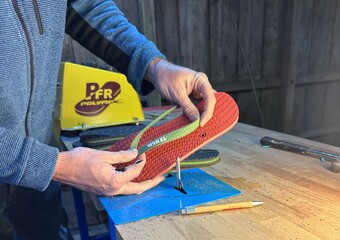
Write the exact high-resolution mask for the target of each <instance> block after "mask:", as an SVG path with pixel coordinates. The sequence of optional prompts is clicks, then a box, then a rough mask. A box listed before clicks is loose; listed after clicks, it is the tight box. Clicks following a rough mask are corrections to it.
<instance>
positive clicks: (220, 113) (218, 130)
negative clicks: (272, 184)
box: [109, 92, 239, 182]
mask: <svg viewBox="0 0 340 240" xmlns="http://www.w3.org/2000/svg"><path fill="white" fill-rule="evenodd" d="M215 96H216V105H215V109H214V113H213V116H212V118H211V119H210V120H209V121H208V122H207V123H206V124H205V125H204V127H200V126H199V120H197V121H195V122H193V123H192V122H191V121H190V120H189V118H188V117H187V116H186V115H185V114H184V113H183V114H182V115H181V116H179V117H177V118H175V119H173V120H171V121H169V122H167V123H164V124H162V125H159V126H152V127H150V128H146V130H144V131H143V132H141V133H140V134H139V135H138V133H136V134H132V135H129V136H127V137H125V138H124V139H122V140H120V141H118V142H116V143H115V144H113V145H112V146H111V147H110V148H109V151H121V150H128V149H130V148H137V149H138V151H139V153H140V154H142V153H143V152H145V153H146V161H147V162H146V164H145V166H144V168H143V170H142V172H141V174H140V175H139V176H138V177H137V178H135V179H134V180H133V181H134V182H142V181H145V180H148V179H151V178H153V177H155V176H158V175H161V174H164V173H167V172H169V171H170V170H172V169H173V167H174V166H175V165H176V158H177V157H179V159H180V161H182V160H184V159H186V158H187V157H188V156H190V155H191V154H192V153H194V152H195V151H197V150H198V149H200V148H202V147H203V146H205V145H207V144H208V143H210V142H211V141H213V140H214V139H216V138H218V137H219V136H221V135H223V134H224V133H226V132H227V131H229V130H230V129H232V128H233V127H234V126H235V124H236V123H237V121H238V117H239V110H238V107H237V104H236V102H235V101H234V100H233V99H232V98H231V97H230V96H229V95H228V94H227V93H223V92H219V93H216V94H215ZM196 106H197V108H198V109H199V111H200V113H202V111H203V107H204V102H203V101H201V102H199V103H198V104H197V105H196ZM174 135H176V136H174ZM136 136H137V137H136ZM135 138H136V139H135ZM132 163H134V161H131V162H129V163H124V164H116V165H114V166H115V167H116V168H119V169H121V168H124V167H126V166H128V165H130V164H132Z"/></svg>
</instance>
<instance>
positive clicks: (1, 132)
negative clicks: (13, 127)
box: [0, 127, 58, 191]
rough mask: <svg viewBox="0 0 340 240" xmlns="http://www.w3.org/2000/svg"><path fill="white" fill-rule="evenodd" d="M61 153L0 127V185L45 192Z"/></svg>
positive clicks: (30, 138)
mask: <svg viewBox="0 0 340 240" xmlns="http://www.w3.org/2000/svg"><path fill="white" fill-rule="evenodd" d="M57 158H58V149H57V148H54V147H50V146H48V145H46V144H42V143H40V142H38V141H36V140H35V139H34V138H32V137H23V136H21V135H19V134H15V133H14V132H12V131H10V130H8V129H5V128H1V127H0V169H1V172H0V182H5V183H9V184H13V185H20V186H25V187H29V188H34V189H37V190H40V191H43V190H45V189H46V188H47V186H48V184H49V183H50V181H51V178H52V175H53V171H54V168H55V165H56V162H57Z"/></svg>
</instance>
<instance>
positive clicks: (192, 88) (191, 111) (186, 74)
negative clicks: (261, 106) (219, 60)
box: [145, 58, 216, 126]
mask: <svg viewBox="0 0 340 240" xmlns="http://www.w3.org/2000/svg"><path fill="white" fill-rule="evenodd" d="M145 77H146V79H147V80H148V81H150V82H151V83H152V84H153V85H154V87H155V88H156V90H157V91H158V92H159V93H160V94H161V95H162V96H163V97H165V98H166V99H167V100H169V101H172V102H175V103H177V104H179V105H180V106H181V107H182V108H183V111H184V112H185V114H186V115H187V116H188V117H189V119H190V120H191V121H194V120H196V119H197V118H198V117H199V111H198V109H197V108H196V106H195V105H194V104H193V103H192V101H191V100H190V98H189V95H190V94H191V95H193V96H194V97H196V98H203V99H204V110H203V113H202V116H201V122H200V125H201V126H204V125H205V124H206V123H207V122H208V121H209V120H210V118H211V117H212V115H213V111H214V107H215V103H216V98H215V94H214V93H215V92H216V91H215V90H214V89H213V88H212V86H211V84H210V82H209V80H208V77H207V75H206V74H204V73H202V72H196V71H194V70H191V69H189V68H185V67H181V66H178V65H175V64H172V63H170V62H168V61H166V60H163V59H159V58H156V59H154V60H153V61H152V62H151V63H150V65H149V67H148V70H147V73H146V75H145Z"/></svg>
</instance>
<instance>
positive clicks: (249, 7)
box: [237, 0, 265, 81]
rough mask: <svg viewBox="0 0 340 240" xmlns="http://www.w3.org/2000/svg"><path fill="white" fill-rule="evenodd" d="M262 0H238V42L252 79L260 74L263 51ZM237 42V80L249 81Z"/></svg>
mask: <svg viewBox="0 0 340 240" xmlns="http://www.w3.org/2000/svg"><path fill="white" fill-rule="evenodd" d="M264 3H265V1H264V0H254V1H248V0H241V1H239V11H238V25H239V35H240V42H241V44H242V46H243V48H244V54H245V58H246V60H247V62H248V64H249V67H250V69H251V72H252V74H253V76H254V80H259V79H261V76H262V52H263V21H264V14H263V12H264V5H265V4H264ZM239 45H240V43H238V49H237V50H238V56H237V57H238V69H237V70H238V71H237V78H238V80H239V81H242V80H243V81H249V73H248V70H247V67H246V62H245V60H244V56H243V54H242V51H241V49H240V46H239Z"/></svg>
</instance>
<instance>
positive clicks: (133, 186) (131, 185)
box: [118, 175, 165, 195]
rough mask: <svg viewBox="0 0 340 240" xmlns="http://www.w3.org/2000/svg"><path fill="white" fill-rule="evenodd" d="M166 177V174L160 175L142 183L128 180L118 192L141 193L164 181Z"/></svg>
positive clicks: (126, 193)
mask: <svg viewBox="0 0 340 240" xmlns="http://www.w3.org/2000/svg"><path fill="white" fill-rule="evenodd" d="M164 179H165V178H164V176H163V175H160V176H156V177H154V178H152V179H150V180H146V181H144V182H140V183H136V182H128V183H127V184H125V185H124V186H123V187H122V188H120V190H119V191H118V194H122V195H131V194H141V193H143V192H145V191H147V190H149V189H151V188H153V187H155V186H157V185H158V184H159V183H161V182H162V181H164Z"/></svg>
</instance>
